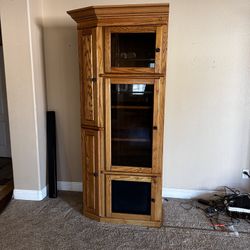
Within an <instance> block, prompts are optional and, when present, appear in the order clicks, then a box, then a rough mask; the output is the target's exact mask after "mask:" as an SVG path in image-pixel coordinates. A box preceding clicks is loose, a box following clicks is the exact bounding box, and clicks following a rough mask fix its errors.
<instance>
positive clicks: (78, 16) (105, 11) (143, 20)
mask: <svg viewBox="0 0 250 250" xmlns="http://www.w3.org/2000/svg"><path fill="white" fill-rule="evenodd" d="M168 12H169V4H129V5H105V6H102V5H99V6H90V7H86V8H81V9H76V10H70V11H67V13H68V14H69V15H70V16H71V17H72V18H73V19H74V20H75V21H76V22H77V24H78V29H81V28H86V27H94V26H120V25H147V24H150V25H154V24H155V25H159V24H160V25H161V24H166V23H167V21H168Z"/></svg>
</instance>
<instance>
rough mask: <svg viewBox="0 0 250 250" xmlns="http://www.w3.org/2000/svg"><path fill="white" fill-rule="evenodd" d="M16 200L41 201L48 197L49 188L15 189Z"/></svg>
mask: <svg viewBox="0 0 250 250" xmlns="http://www.w3.org/2000/svg"><path fill="white" fill-rule="evenodd" d="M13 194H14V195H13V196H14V199H15V200H30V201H41V200H43V199H44V198H45V197H46V196H47V186H46V187H44V188H43V189H42V190H25V189H14V192H13Z"/></svg>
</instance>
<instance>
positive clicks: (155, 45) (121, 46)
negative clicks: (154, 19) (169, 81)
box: [105, 27, 161, 73]
mask: <svg viewBox="0 0 250 250" xmlns="http://www.w3.org/2000/svg"><path fill="white" fill-rule="evenodd" d="M105 48H106V51H105V53H106V54H105V60H106V61H105V66H106V67H105V69H106V71H107V72H148V73H157V72H159V66H160V64H159V60H160V53H161V29H160V28H157V27H140V28H138V27H126V28H124V27H109V28H106V29H105ZM131 70H132V71H131Z"/></svg>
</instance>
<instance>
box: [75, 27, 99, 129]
mask: <svg viewBox="0 0 250 250" xmlns="http://www.w3.org/2000/svg"><path fill="white" fill-rule="evenodd" d="M101 32H102V31H101V28H94V29H88V30H84V31H79V52H80V53H79V56H80V78H81V79H80V80H81V113H82V116H81V123H82V125H86V126H96V127H102V126H103V115H102V114H103V113H102V101H103V100H102V81H101V79H100V78H99V77H98V74H99V73H101V72H102V63H101V61H102V60H100V58H101V56H102V55H101V50H102V39H101V38H102V33H101Z"/></svg>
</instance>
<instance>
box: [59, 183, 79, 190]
mask: <svg viewBox="0 0 250 250" xmlns="http://www.w3.org/2000/svg"><path fill="white" fill-rule="evenodd" d="M57 189H58V190H63V191H75V192H82V182H70V181H58V182H57Z"/></svg>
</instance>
